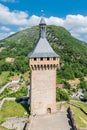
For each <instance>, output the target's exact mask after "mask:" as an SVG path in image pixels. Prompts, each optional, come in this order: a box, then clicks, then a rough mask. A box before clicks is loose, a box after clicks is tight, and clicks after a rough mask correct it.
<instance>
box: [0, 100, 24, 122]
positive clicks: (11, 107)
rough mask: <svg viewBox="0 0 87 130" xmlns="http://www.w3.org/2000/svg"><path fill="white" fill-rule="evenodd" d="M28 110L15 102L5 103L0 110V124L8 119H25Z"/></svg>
mask: <svg viewBox="0 0 87 130" xmlns="http://www.w3.org/2000/svg"><path fill="white" fill-rule="evenodd" d="M25 112H26V110H25V109H24V107H23V106H22V105H21V104H19V103H16V102H15V101H5V102H4V104H3V106H2V108H1V110H0V124H1V123H2V122H3V121H5V119H6V118H8V117H25V114H24V113H25Z"/></svg>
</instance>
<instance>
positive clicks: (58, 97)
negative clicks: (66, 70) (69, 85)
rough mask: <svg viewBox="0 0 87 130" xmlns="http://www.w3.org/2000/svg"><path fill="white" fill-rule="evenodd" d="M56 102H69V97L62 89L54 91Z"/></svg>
mask: <svg viewBox="0 0 87 130" xmlns="http://www.w3.org/2000/svg"><path fill="white" fill-rule="evenodd" d="M56 101H69V95H68V93H67V92H66V91H65V90H64V89H58V88H57V89H56Z"/></svg>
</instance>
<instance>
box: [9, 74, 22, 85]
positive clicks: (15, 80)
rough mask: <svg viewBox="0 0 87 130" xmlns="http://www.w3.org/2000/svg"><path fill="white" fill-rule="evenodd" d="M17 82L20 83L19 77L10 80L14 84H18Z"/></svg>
mask: <svg viewBox="0 0 87 130" xmlns="http://www.w3.org/2000/svg"><path fill="white" fill-rule="evenodd" d="M19 81H20V77H19V76H16V77H13V78H12V80H11V82H12V83H14V84H17V83H19Z"/></svg>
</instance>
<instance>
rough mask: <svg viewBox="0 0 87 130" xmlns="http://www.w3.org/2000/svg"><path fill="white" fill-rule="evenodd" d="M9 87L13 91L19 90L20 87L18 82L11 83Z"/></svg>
mask: <svg viewBox="0 0 87 130" xmlns="http://www.w3.org/2000/svg"><path fill="white" fill-rule="evenodd" d="M9 88H10V89H11V90H13V91H17V90H18V89H19V85H18V84H10V85H9Z"/></svg>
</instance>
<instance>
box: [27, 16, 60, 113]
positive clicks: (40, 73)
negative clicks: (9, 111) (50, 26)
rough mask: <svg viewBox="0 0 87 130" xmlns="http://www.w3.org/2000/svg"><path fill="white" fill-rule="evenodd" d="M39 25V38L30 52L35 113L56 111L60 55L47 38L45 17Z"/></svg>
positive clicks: (32, 106) (31, 98)
mask: <svg viewBox="0 0 87 130" xmlns="http://www.w3.org/2000/svg"><path fill="white" fill-rule="evenodd" d="M39 27H40V32H39V35H40V36H39V40H38V42H37V44H36V47H35V48H34V50H33V51H32V52H31V53H30V54H29V66H30V73H31V76H30V78H31V83H30V107H31V114H33V115H34V114H36V115H42V114H46V113H48V112H50V113H53V112H56V69H57V68H58V66H59V56H58V55H57V54H56V53H55V52H54V51H53V49H52V48H51V46H50V45H49V43H48V41H47V39H46V23H45V20H44V18H41V21H40V24H39Z"/></svg>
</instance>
